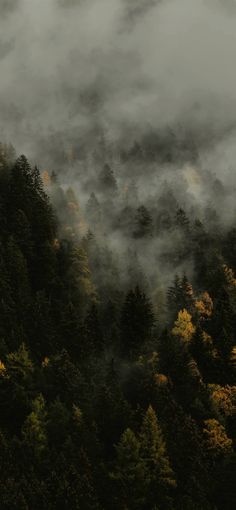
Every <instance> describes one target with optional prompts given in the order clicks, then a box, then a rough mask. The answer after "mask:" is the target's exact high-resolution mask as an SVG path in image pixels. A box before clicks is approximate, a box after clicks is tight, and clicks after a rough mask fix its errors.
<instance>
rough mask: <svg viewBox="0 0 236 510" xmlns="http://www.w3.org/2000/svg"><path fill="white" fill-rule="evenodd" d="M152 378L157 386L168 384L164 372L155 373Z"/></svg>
mask: <svg viewBox="0 0 236 510" xmlns="http://www.w3.org/2000/svg"><path fill="white" fill-rule="evenodd" d="M154 379H155V383H156V384H157V386H166V385H167V384H168V377H166V375H164V374H155V376H154Z"/></svg>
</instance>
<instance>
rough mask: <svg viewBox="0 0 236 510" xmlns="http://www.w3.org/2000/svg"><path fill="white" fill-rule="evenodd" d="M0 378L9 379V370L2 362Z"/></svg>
mask: <svg viewBox="0 0 236 510" xmlns="http://www.w3.org/2000/svg"><path fill="white" fill-rule="evenodd" d="M0 377H4V378H5V377H7V369H6V367H5V365H4V363H3V362H2V361H1V360H0Z"/></svg>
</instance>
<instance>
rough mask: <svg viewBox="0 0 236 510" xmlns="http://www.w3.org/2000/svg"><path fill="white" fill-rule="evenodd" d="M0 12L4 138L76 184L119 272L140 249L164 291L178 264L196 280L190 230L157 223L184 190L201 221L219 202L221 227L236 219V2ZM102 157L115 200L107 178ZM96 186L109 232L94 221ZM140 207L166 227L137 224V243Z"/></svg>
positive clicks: (51, 1) (121, 3)
mask: <svg viewBox="0 0 236 510" xmlns="http://www.w3.org/2000/svg"><path fill="white" fill-rule="evenodd" d="M0 13H1V17H0V65H1V78H0V130H1V136H0V138H1V140H2V141H3V142H12V143H13V145H14V146H15V147H16V150H17V152H18V153H22V152H24V153H26V154H27V156H28V157H29V158H30V159H31V161H32V162H33V163H35V162H37V163H38V164H39V165H40V166H41V169H42V170H43V169H45V168H47V169H48V171H49V172H51V171H52V170H53V171H56V172H57V173H58V175H59V182H60V183H61V184H62V186H63V189H64V190H66V189H67V188H68V186H70V185H72V187H73V188H74V189H75V191H76V193H77V195H78V197H79V202H80V208H81V209H80V214H81V216H82V220H81V218H80V221H83V224H84V225H85V227H83V233H84V231H86V227H87V228H92V230H94V231H95V235H96V236H97V238H98V239H101V238H102V239H103V241H102V242H104V239H105V240H106V243H107V245H108V246H109V248H110V249H111V250H112V251H113V254H114V253H115V254H116V256H120V261H118V266H119V271H120V275H121V279H122V278H123V279H124V280H125V281H126V280H127V278H128V275H127V274H128V273H129V267H128V266H129V265H127V260H129V253H128V251H129V250H130V249H131V250H133V253H136V254H138V255H137V267H138V265H139V264H140V270H141V271H143V273H144V275H145V277H147V280H148V282H149V286H150V288H151V290H152V292H153V293H155V292H156V288H157V285H160V286H162V285H164V286H166V285H167V284H168V283H169V282H170V281H171V279H172V278H173V275H174V273H176V272H180V273H181V272H183V271H187V272H188V273H189V274H190V275H192V271H193V270H192V265H193V263H192V260H191V258H189V259H188V258H186V257H185V258H184V257H182V258H181V255H180V253H179V255H178V257H177V259H176V257H175V252H176V251H177V252H178V250H179V248H180V247H181V245H182V243H183V234H182V233H180V232H179V231H176V230H175V229H173V228H172V229H170V230H168V231H165V232H163V231H159V230H158V228H159V227H158V225H159V223H158V222H159V221H160V216H161V214H162V213H163V207H162V208H160V201H161V200H162V201H163V200H164V199H163V196H165V193H167V195H168V193H172V192H174V202H173V203H174V204H176V208H177V207H182V208H184V209H185V211H186V213H187V214H188V215H189V217H190V218H191V221H192V222H194V221H195V220H196V219H200V220H201V221H204V220H205V219H206V217H207V215H208V216H209V215H210V213H209V211H212V210H213V213H212V212H211V218H212V217H213V216H214V207H216V206H217V210H218V214H219V216H220V221H221V225H224V227H227V228H228V227H229V226H231V225H232V224H233V221H234V217H235V205H234V202H235V200H234V197H235V184H236V182H235V156H236V149H235V147H236V144H235V142H236V122H235V120H236V53H235V48H236V2H235V1H234V0H228V1H226V0H224V1H220V0H218V1H216V0H159V1H158V0H149V1H148V0H18V1H16V0H14V1H13V0H12V1H9V0H0ZM104 163H109V164H110V165H111V167H112V169H113V171H114V174H115V178H116V180H117V186H118V195H116V198H114V196H113V197H111V196H107V194H106V190H105V189H101V183H100V185H99V182H98V180H99V177H98V176H99V175H100V172H101V169H102V167H103V165H104ZM217 179H218V180H217ZM134 181H135V185H136V187H137V196H136V195H135V196H136V198H134V196H133V201H132V196H131V195H132V193H133V192H134ZM222 183H223V184H222ZM126 188H127V189H128V192H127V193H126V195H127V196H126V195H125V193H124V189H126ZM129 190H132V192H130V191H129ZM166 190H167V191H166ZM92 192H96V194H97V197H98V200H99V202H100V207H101V211H102V212H101V215H102V216H101V217H102V222H103V225H102V228H101V226H100V227H98V225H96V226H95V225H91V222H89V220H88V218H86V204H87V201H88V198H89V196H90V194H91V193H92ZM170 196H172V195H170ZM171 200H172V199H171ZM166 202H168V200H167V199H166ZM142 204H145V206H146V207H148V210H149V212H150V213H151V214H152V216H153V221H154V232H155V233H154V236H153V237H152V238H149V239H148V240H147V239H144V240H140V239H139V240H136V241H134V240H133V238H132V240H131V239H130V236H129V235H127V229H128V230H129V232H130V233H131V237H132V235H133V228H134V221H135V220H134V218H135V208H136V209H137V207H138V206H140V205H142ZM57 206H58V207H59V209H60V201H59V202H58V203H57ZM172 206H173V204H171V203H170V202H168V203H166V205H165V207H166V208H167V209H168V210H169V209H171V207H172ZM126 207H128V209H127V211H128V212H127V215H128V218H127V220H126V224H125V225H123V226H122V227H120V226H117V225H120V223H119V222H121V218H123V216H122V214H124V211H125V210H126V209H125V208H126ZM165 207H164V209H165ZM172 209H173V211H172V217H173V218H174V214H175V212H176V211H174V208H173V207H172ZM160 211H162V212H161V213H160ZM168 212H169V211H168ZM63 214H64V213H63ZM173 218H172V219H173ZM122 221H123V220H122ZM211 221H212V226H213V228H215V224H214V221H213V220H212V219H211ZM81 235H82V234H81ZM180 251H181V250H180ZM166 254H167V256H166ZM165 259H168V260H169V261H168V262H167V261H166V260H165ZM182 259H183V260H182ZM124 260H125V264H124ZM170 260H172V262H170ZM124 266H125V268H124ZM145 277H144V279H145ZM97 278H98V279H99V276H98V277H97ZM134 280H135V279H134ZM157 281H159V282H160V283H159V284H157V283H156V282H157Z"/></svg>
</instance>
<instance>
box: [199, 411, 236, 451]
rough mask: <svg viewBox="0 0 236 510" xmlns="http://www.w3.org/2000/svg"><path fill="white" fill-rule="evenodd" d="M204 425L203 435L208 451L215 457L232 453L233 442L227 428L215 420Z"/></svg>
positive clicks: (205, 422)
mask: <svg viewBox="0 0 236 510" xmlns="http://www.w3.org/2000/svg"><path fill="white" fill-rule="evenodd" d="M204 424H205V428H204V429H203V433H204V436H205V440H206V445H207V448H208V450H210V451H211V453H212V454H213V455H215V456H218V455H222V454H223V455H226V454H228V453H230V452H231V450H232V444H233V441H232V439H230V438H229V437H228V436H227V433H226V430H225V427H224V426H223V425H221V424H220V423H219V422H218V420H215V419H214V418H213V419H209V420H205V421H204Z"/></svg>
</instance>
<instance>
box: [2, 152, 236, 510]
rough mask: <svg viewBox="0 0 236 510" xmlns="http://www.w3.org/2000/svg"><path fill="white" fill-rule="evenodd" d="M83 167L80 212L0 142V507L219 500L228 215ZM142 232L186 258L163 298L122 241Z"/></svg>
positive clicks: (228, 317) (222, 497) (235, 441)
mask: <svg viewBox="0 0 236 510" xmlns="http://www.w3.org/2000/svg"><path fill="white" fill-rule="evenodd" d="M135 150H136V152H137V150H138V148H136V149H135ZM98 180H99V183H98V186H97V188H96V190H95V191H94V190H91V192H90V195H89V196H90V198H89V199H88V202H87V204H86V206H85V207H84V209H83V208H82V210H81V207H80V204H79V202H78V200H77V197H76V193H75V192H74V190H73V189H68V190H67V191H66V190H65V189H63V188H62V187H61V186H60V184H59V183H58V180H57V178H56V175H55V173H53V174H52V176H50V175H49V174H48V173H42V174H40V172H39V170H38V169H37V168H35V167H32V166H31V165H30V164H29V162H28V161H27V159H26V158H25V157H24V156H21V157H19V158H18V159H15V155H14V151H13V149H12V148H11V147H7V146H2V145H1V146H0V508H1V510H13V509H16V510H32V509H34V510H37V509H38V510H44V509H45V510H51V509H52V510H58V509H68V510H73V509H75V510H76V509H78V510H110V509H113V508H114V509H115V510H116V509H117V510H233V508H235V498H236V492H235V487H236V483H235V473H236V453H235V445H236V341H235V330H236V327H235V326H236V276H235V274H236V258H235V254H236V229H235V228H233V227H229V228H228V229H220V228H219V229H215V228H212V224H211V220H210V219H209V222H207V219H206V220H205V223H202V222H201V221H200V220H199V219H198V218H197V217H196V218H191V221H190V219H189V218H188V216H187V214H186V212H185V211H184V210H183V208H182V207H179V205H178V203H177V202H175V200H174V199H173V197H172V198H171V199H169V198H167V195H168V193H170V192H169V191H168V192H167V191H166V190H165V191H164V192H163V195H162V197H160V198H159V203H158V206H157V205H156V206H154V205H153V206H150V207H149V208H147V207H146V206H145V205H144V204H141V205H140V204H138V203H136V206H135V205H134V203H132V200H131V201H127V200H126V198H124V190H122V193H123V195H122V193H120V191H119V186H118V184H117V182H116V179H115V175H114V173H113V171H112V169H111V167H110V166H109V165H108V164H105V166H103V167H102V170H101V173H100V175H99V176H98ZM104 187H105V193H106V197H105V198H104V197H102V193H103V191H101V190H104ZM131 189H132V183H131ZM97 190H98V193H99V195H98V196H96V192H97ZM99 190H100V191H99ZM119 193H120V195H119ZM121 195H122V196H121ZM49 196H50V198H49ZM111 203H112V207H113V209H114V208H115V210H116V211H115V212H116V214H113V215H112V217H110V218H109V220H110V221H108V223H107V225H106V229H108V231H109V229H110V231H112V230H113V229H114V230H118V231H119V230H122V231H123V233H124V236H126V237H128V238H130V239H131V240H132V242H131V243H130V252H129V257H128V258H126V265H127V268H126V273H124V272H122V271H121V265H120V261H119V260H118V259H117V258H116V256H115V255H114V252H112V251H111V250H110V249H109V247H108V246H107V244H106V242H105V238H106V235H105V234H104V224H103V218H104V215H106V214H107V211H108V210H109V208H110V207H111ZM52 204H53V205H52ZM155 207H156V209H155ZM154 213H155V214H154ZM157 232H158V233H161V235H163V232H164V233H165V234H166V233H167V234H168V232H172V233H173V232H175V236H176V244H175V245H174V246H169V247H168V249H167V251H166V252H165V255H163V256H165V262H166V263H167V264H168V260H171V261H172V264H173V266H174V265H176V267H178V263H179V260H180V259H181V260H182V261H183V262H185V261H186V266H187V261H188V260H190V258H191V261H192V263H193V265H194V271H193V272H192V275H194V276H192V279H191V282H190V281H189V278H188V277H187V275H186V274H185V273H184V272H182V274H178V275H176V277H174V278H173V281H172V284H171V285H170V286H169V287H168V288H165V289H164V291H163V292H164V295H165V296H166V299H164V298H163V299H162V294H161V289H159V291H157V292H156V293H155V292H154V289H153V287H152V284H151V283H150V282H149V281H148V279H147V278H146V275H145V274H143V268H142V267H140V265H139V261H138V259H137V258H136V256H135V252H133V251H132V250H133V246H134V243H137V245H139V243H142V242H143V241H144V242H147V243H148V240H149V239H152V238H153V236H155V235H156V233H157ZM121 258H122V255H121Z"/></svg>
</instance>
